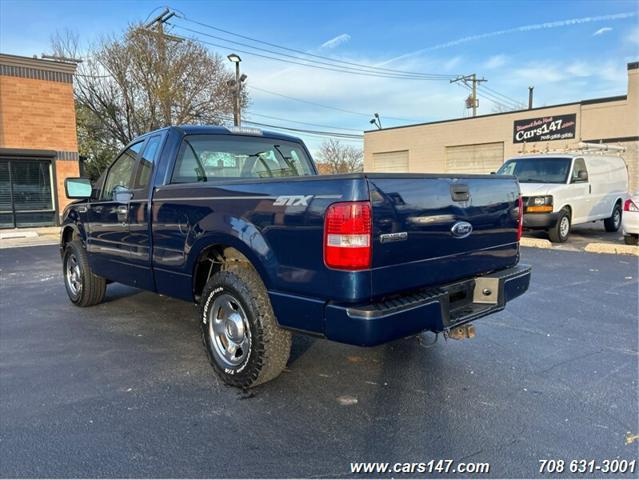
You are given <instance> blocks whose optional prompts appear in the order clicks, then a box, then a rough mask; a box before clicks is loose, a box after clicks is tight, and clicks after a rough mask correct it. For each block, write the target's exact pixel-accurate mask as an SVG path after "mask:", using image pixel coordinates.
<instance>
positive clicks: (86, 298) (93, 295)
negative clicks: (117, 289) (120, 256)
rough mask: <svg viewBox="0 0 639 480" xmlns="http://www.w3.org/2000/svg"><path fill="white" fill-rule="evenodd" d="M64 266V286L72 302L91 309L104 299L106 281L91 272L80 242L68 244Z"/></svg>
mask: <svg viewBox="0 0 639 480" xmlns="http://www.w3.org/2000/svg"><path fill="white" fill-rule="evenodd" d="M62 266H63V273H64V286H65V287H66V289H67V295H69V299H70V300H71V302H73V303H74V304H75V305H77V306H79V307H90V306H91V305H97V304H98V303H100V302H101V301H102V300H103V299H104V293H105V292H106V280H105V279H104V278H102V277H99V276H98V275H95V274H94V273H93V272H92V271H91V267H89V260H88V258H87V252H86V250H85V249H84V247H83V246H82V242H81V241H80V240H73V241H71V242H69V243H67V245H66V247H65V249H64V256H63V257H62Z"/></svg>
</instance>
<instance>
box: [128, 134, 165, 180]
mask: <svg viewBox="0 0 639 480" xmlns="http://www.w3.org/2000/svg"><path fill="white" fill-rule="evenodd" d="M161 140H162V137H161V136H160V135H156V136H154V137H151V139H150V140H149V141H148V142H147V144H146V147H145V148H144V152H143V153H142V157H141V158H140V164H139V166H138V171H137V173H136V175H135V180H134V182H133V189H134V190H139V189H142V190H146V189H147V187H148V186H149V182H150V180H151V173H152V172H153V164H154V163H155V161H156V159H157V156H158V153H159V151H160V143H161Z"/></svg>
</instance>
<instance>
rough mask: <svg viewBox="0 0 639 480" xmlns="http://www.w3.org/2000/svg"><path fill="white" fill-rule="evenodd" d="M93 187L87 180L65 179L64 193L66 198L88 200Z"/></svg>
mask: <svg viewBox="0 0 639 480" xmlns="http://www.w3.org/2000/svg"><path fill="white" fill-rule="evenodd" d="M92 191H93V187H92V186H91V180H89V179H88V178H67V179H65V180H64V192H65V194H66V196H67V198H71V199H84V198H90V197H91V192H92Z"/></svg>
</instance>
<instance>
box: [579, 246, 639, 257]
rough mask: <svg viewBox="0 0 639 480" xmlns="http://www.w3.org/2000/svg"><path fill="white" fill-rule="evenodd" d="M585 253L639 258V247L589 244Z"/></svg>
mask: <svg viewBox="0 0 639 480" xmlns="http://www.w3.org/2000/svg"><path fill="white" fill-rule="evenodd" d="M584 251H586V252H590V253H609V254H615V255H634V256H636V257H639V247H638V246H634V245H614V244H610V243H589V244H588V245H586V248H584Z"/></svg>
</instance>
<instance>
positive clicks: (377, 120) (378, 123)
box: [369, 113, 382, 130]
mask: <svg viewBox="0 0 639 480" xmlns="http://www.w3.org/2000/svg"><path fill="white" fill-rule="evenodd" d="M374 116H375V117H374V118H373V119H371V121H370V122H369V123H370V124H371V125H375V126H376V127H377V128H378V129H379V130H381V129H382V121H381V120H380V118H379V113H375V114H374Z"/></svg>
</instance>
